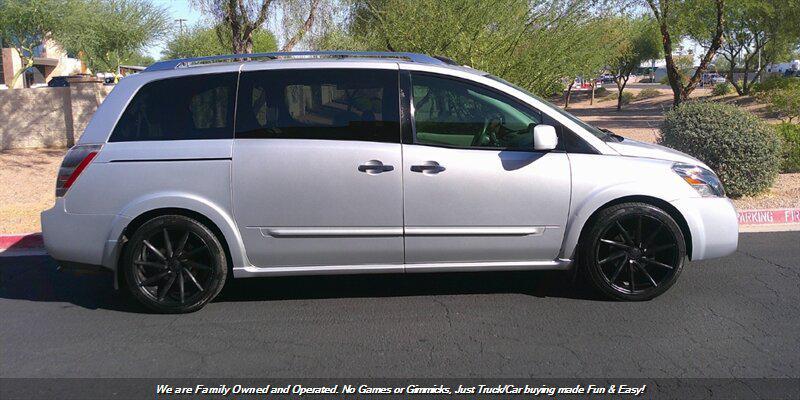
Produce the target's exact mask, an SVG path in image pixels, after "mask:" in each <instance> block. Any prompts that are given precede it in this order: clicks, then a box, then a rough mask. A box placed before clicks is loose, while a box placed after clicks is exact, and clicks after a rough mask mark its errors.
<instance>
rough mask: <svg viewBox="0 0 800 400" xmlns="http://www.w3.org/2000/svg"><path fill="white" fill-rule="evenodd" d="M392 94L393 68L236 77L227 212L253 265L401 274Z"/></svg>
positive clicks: (394, 89) (394, 98) (396, 124)
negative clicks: (390, 269)
mask: <svg viewBox="0 0 800 400" xmlns="http://www.w3.org/2000/svg"><path fill="white" fill-rule="evenodd" d="M395 68H396V67H395ZM397 93H398V92H397V70H396V69H394V70H392V69H369V70H367V69H363V70H360V69H338V70H337V69H309V70H297V69H294V70H268V71H244V72H243V73H242V76H241V79H240V84H239V95H238V106H237V119H236V138H235V140H234V149H233V171H232V174H233V177H232V182H233V206H234V215H235V218H236V223H237V225H238V226H239V230H240V231H241V233H242V236H243V240H244V243H245V247H246V251H247V256H248V258H249V260H250V262H251V263H252V264H253V265H254V266H256V267H261V268H280V267H286V268H299V267H315V266H353V267H358V266H369V265H374V264H397V265H398V266H401V265H402V263H403V238H402V228H403V206H402V180H401V177H402V176H401V173H402V170H401V162H402V159H401V148H400V146H401V145H400V128H399V118H398V94H397ZM312 270H313V268H312ZM320 270H324V269H320Z"/></svg>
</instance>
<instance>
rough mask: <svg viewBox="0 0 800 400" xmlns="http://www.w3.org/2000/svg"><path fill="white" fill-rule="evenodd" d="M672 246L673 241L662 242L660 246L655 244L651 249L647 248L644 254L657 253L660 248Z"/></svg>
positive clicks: (673, 245)
mask: <svg viewBox="0 0 800 400" xmlns="http://www.w3.org/2000/svg"><path fill="white" fill-rule="evenodd" d="M673 247H675V244H674V243H669V244H662V245H661V246H656V247H653V248H652V249H647V252H646V254H654V253H658V252H659V251H661V250H666V249H671V248H673Z"/></svg>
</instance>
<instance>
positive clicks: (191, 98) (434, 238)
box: [42, 52, 738, 313]
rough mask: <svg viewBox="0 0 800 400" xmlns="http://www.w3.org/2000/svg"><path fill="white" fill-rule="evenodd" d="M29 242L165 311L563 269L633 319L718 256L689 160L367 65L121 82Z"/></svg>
mask: <svg viewBox="0 0 800 400" xmlns="http://www.w3.org/2000/svg"><path fill="white" fill-rule="evenodd" d="M245 57H246V60H245ZM42 231H43V235H44V241H45V246H46V248H47V250H48V252H49V253H50V255H51V256H52V257H53V258H54V259H55V260H57V262H58V263H59V264H60V265H61V266H62V267H64V268H76V269H101V270H110V271H112V272H113V273H114V274H115V277H116V278H117V279H115V282H117V284H119V285H122V286H123V287H124V288H125V289H126V290H128V291H130V292H131V293H132V294H133V296H134V297H135V298H136V299H137V300H139V301H140V302H141V303H142V304H144V305H145V306H147V307H148V308H150V309H152V310H154V311H157V312H166V313H179V312H191V311H195V310H198V309H200V308H202V307H203V306H204V305H205V304H206V303H208V302H209V301H211V300H212V299H213V298H214V297H215V296H216V295H217V294H218V293H219V292H220V290H221V289H222V287H223V285H224V283H225V281H226V279H227V278H228V277H234V278H243V277H268V276H282V275H308V274H361V273H401V272H406V273H411V272H447V271H500V270H568V269H571V268H579V269H580V271H582V272H583V273H585V274H586V276H587V277H588V280H589V282H591V283H592V284H593V286H594V287H596V288H597V289H598V290H599V291H600V292H602V293H604V294H605V295H607V296H609V297H611V298H615V299H619V300H648V299H652V298H654V297H656V296H658V295H660V294H661V293H663V292H665V291H666V290H667V289H668V288H669V287H670V286H672V285H673V284H674V283H675V281H676V279H677V278H678V275H679V274H680V272H681V270H682V269H683V267H684V263H685V259H686V258H687V257H688V258H689V259H691V260H702V259H708V258H714V257H721V256H725V255H727V254H730V253H732V252H733V251H735V250H736V247H737V241H738V225H737V218H736V213H735V210H734V208H733V205H732V203H731V202H730V200H728V199H727V198H726V197H725V193H724V190H723V188H722V185H721V184H720V182H719V179H718V178H717V176H716V175H715V174H714V172H713V171H711V170H710V169H709V168H708V167H707V166H706V165H704V164H703V163H702V162H701V161H699V160H697V159H694V158H692V157H690V156H687V155H685V154H683V153H680V152H677V151H675V150H671V149H668V148H665V147H661V146H657V145H652V144H646V143H641V142H636V141H633V140H630V139H625V138H622V137H620V136H617V135H614V134H613V133H610V132H608V131H604V130H600V129H597V128H595V127H593V126H590V125H588V124H586V123H584V122H582V121H581V120H579V119H577V118H575V117H574V116H572V115H570V114H568V113H566V112H564V111H562V110H560V109H559V108H558V107H556V106H553V105H551V104H549V103H548V102H546V101H544V100H543V99H541V98H538V97H536V96H535V95H533V94H531V93H528V92H526V91H525V90H523V89H521V88H518V87H516V86H514V85H512V84H510V83H508V82H506V81H504V80H502V79H500V78H497V77H494V76H491V75H489V74H487V73H485V72H481V71H477V70H474V69H472V68H469V67H465V66H458V65H454V63H452V62H451V61H450V60H448V59H444V58H435V57H429V56H425V55H420V54H413V53H375V52H294V53H263V54H248V55H246V56H245V55H227V56H213V57H202V58H196V59H181V60H170V61H164V62H160V63H156V64H154V65H152V66H151V67H149V68H148V69H147V70H145V71H144V72H142V73H139V74H136V75H132V76H129V77H126V78H124V79H122V80H121V81H120V82H119V84H118V85H117V86H116V87H115V88H114V90H113V91H112V92H111V93H110V94H109V96H108V97H107V98H106V99H105V101H104V102H103V103H102V104H101V106H100V107H99V108H98V110H97V112H96V114H95V115H94V117H93V118H92V120H91V122H90V123H89V125H88V126H87V127H86V130H85V132H84V134H83V136H82V137H81V138H80V140H79V141H78V143H77V144H76V145H75V146H74V147H73V148H72V149H70V150H69V151H68V153H67V155H66V156H65V158H64V161H63V163H62V166H61V169H60V170H59V175H58V180H57V188H56V201H55V205H54V206H53V208H52V209H49V210H46V211H44V212H43V213H42Z"/></svg>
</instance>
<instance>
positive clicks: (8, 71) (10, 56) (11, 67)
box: [0, 48, 25, 89]
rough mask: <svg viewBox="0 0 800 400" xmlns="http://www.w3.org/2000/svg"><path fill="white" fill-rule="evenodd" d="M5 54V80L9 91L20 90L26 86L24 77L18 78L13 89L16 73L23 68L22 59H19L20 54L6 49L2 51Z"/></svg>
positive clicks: (14, 50)
mask: <svg viewBox="0 0 800 400" xmlns="http://www.w3.org/2000/svg"><path fill="white" fill-rule="evenodd" d="M2 53H3V79H5V82H0V83H5V84H6V86H8V87H9V89H19V88H22V87H23V86H24V82H25V80H24V79H23V77H22V76H20V77H19V78H17V81H16V82H15V83H14V87H13V88H12V87H11V81H12V80H13V79H14V72H15V71H18V70H19V69H20V68H22V59H20V58H19V53H17V50H16V49H12V48H4V49H2Z"/></svg>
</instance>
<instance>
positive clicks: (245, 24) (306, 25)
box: [194, 0, 320, 54]
mask: <svg viewBox="0 0 800 400" xmlns="http://www.w3.org/2000/svg"><path fill="white" fill-rule="evenodd" d="M283 1H292V0H283ZM294 1H299V0H294ZM194 2H195V4H197V5H198V6H199V7H200V9H201V10H202V11H203V12H204V13H206V14H208V15H209V16H210V17H211V18H212V20H213V22H214V23H215V25H219V24H222V25H224V26H226V29H227V30H228V31H230V39H231V48H232V49H233V52H234V53H237V54H245V53H252V52H253V48H254V38H253V35H254V34H255V33H256V32H258V31H260V30H261V29H263V26H264V23H265V22H266V21H267V17H269V13H270V7H271V5H272V4H273V2H274V0H194ZM308 4H309V9H308V14H307V15H308V16H307V17H306V18H305V21H304V22H303V24H302V25H301V27H300V28H299V29H298V30H297V32H295V33H294V35H293V36H292V37H291V38H289V39H288V40H287V41H286V43H285V44H284V45H283V47H282V48H281V51H290V50H292V48H294V46H296V45H297V43H298V42H300V40H301V39H302V38H303V36H304V35H305V34H306V32H308V31H309V30H310V29H311V27H312V25H313V24H314V20H315V19H316V14H317V9H318V8H319V4H320V0H308Z"/></svg>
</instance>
